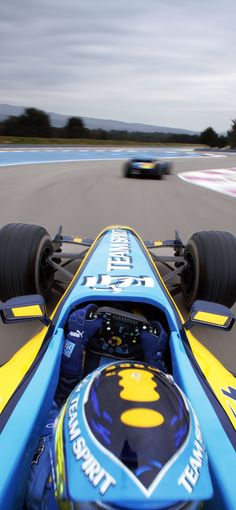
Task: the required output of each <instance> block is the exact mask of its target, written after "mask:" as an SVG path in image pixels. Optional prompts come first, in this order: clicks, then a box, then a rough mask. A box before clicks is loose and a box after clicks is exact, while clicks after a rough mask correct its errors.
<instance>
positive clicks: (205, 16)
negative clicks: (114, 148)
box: [0, 0, 236, 131]
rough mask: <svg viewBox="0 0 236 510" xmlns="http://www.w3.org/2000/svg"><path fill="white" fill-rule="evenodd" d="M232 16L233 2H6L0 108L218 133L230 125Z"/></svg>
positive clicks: (1, 24) (235, 78) (0, 10)
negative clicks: (16, 106) (25, 108)
mask: <svg viewBox="0 0 236 510" xmlns="http://www.w3.org/2000/svg"><path fill="white" fill-rule="evenodd" d="M235 15H236V4H235V2H234V0H225V2H224V4H223V3H222V1H220V0H208V2H205V0H198V2H196V1H195V0H135V1H134V0H131V1H130V2H127V0H119V2H116V1H114V0H87V1H86V2H84V0H68V1H67V2H66V3H65V2H61V1H60V0H57V1H55V0H50V2H48V0H34V1H33V2H32V1H31V0H21V2H20V4H19V2H17V0H9V2H8V3H5V4H4V5H2V6H1V7H0V30H1V46H0V59H1V78H0V87H1V98H0V101H1V102H2V103H4V102H6V103H12V104H19V105H26V106H28V105H34V106H36V107H40V108H42V109H45V110H50V111H56V112H58V113H65V114H73V115H74V114H76V115H82V116H90V117H102V118H113V119H117V120H124V121H135V122H144V123H150V124H159V125H160V124H162V125H171V126H173V127H182V128H188V129H194V130H195V129H199V130H201V129H204V128H205V126H206V121H207V125H209V124H210V125H212V126H213V127H214V128H215V129H217V130H220V131H222V130H226V129H228V128H229V125H230V121H231V118H234V117H235V116H236V99H235V85H236V74H235V72H234V68H233V62H234V60H235V56H234V52H235V46H236V33H235V27H234V20H235ZM189 112H191V116H190V115H189Z"/></svg>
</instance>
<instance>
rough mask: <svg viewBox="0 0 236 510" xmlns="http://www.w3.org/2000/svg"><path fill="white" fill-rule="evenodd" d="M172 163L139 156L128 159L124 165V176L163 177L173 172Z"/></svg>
mask: <svg viewBox="0 0 236 510" xmlns="http://www.w3.org/2000/svg"><path fill="white" fill-rule="evenodd" d="M172 168H173V167H172V163H170V162H168V161H158V160H157V159H154V158H150V157H139V158H135V159H131V160H130V161H127V162H126V163H125V165H124V169H123V173H124V177H150V178H153V179H162V178H163V177H164V176H165V175H170V174H171V172H172Z"/></svg>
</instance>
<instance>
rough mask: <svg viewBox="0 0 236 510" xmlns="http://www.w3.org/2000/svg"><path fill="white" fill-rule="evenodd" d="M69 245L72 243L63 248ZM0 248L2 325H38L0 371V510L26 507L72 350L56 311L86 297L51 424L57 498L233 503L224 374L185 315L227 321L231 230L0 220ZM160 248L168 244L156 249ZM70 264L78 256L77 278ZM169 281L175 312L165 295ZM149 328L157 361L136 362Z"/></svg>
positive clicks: (231, 435)
mask: <svg viewBox="0 0 236 510" xmlns="http://www.w3.org/2000/svg"><path fill="white" fill-rule="evenodd" d="M68 243H70V244H72V245H74V247H77V248H78V250H76V251H72V252H67V251H64V246H65V245H67V244H68ZM0 245H1V251H0V298H1V300H2V301H3V303H2V305H0V314H1V318H2V320H3V322H4V323H6V324H11V323H13V324H14V323H17V322H20V321H24V320H25V321H27V320H36V319H38V320H41V321H42V323H43V327H42V330H41V331H40V332H39V333H37V334H36V335H35V336H34V337H33V338H32V339H30V340H29V341H28V342H27V343H26V344H25V345H24V346H23V347H22V348H21V349H20V350H19V351H18V352H17V353H16V354H15V355H14V356H13V357H12V358H11V359H10V360H9V361H8V362H7V363H5V364H4V365H3V366H1V367H0V431H1V433H0V452H1V455H0V474H1V476H0V508H1V509H4V510H5V509H6V510H12V509H18V510H19V509H21V508H22V509H23V508H24V504H25V503H24V501H25V494H26V491H27V485H28V479H29V474H30V470H31V468H32V462H33V463H36V462H37V459H38V458H39V456H40V455H41V453H42V450H41V451H40V452H39V451H38V450H37V445H38V440H39V438H40V436H41V434H42V430H43V428H44V427H45V424H46V423H47V420H48V415H49V413H50V410H51V409H52V405H53V401H54V396H55V392H56V389H57V386H58V381H59V376H60V364H61V358H62V353H63V352H64V354H65V352H66V355H68V357H69V356H70V350H73V342H72V343H71V342H70V343H68V342H67V345H66V351H65V342H66V328H67V324H68V318H69V317H70V316H71V313H74V312H76V311H78V310H81V309H84V307H87V306H88V305H90V304H93V307H94V310H95V312H93V314H94V313H95V315H96V317H99V320H100V327H99V330H98V331H97V332H96V334H95V335H94V336H93V337H91V339H90V340H89V342H88V343H87V345H86V349H85V353H84V358H83V367H82V371H83V373H82V379H81V383H80V384H79V385H78V387H75V389H74V391H73V392H72V394H71V396H70V398H69V399H68V401H67V402H66V403H65V404H64V406H63V407H62V409H61V412H60V415H59V418H58V419H57V420H56V425H54V429H55V430H56V431H55V449H54V447H52V452H51V459H52V466H54V468H52V477H53V483H54V488H55V494H56V498H57V499H56V500H57V502H58V503H57V504H58V508H66V509H67V508H72V509H78V508H81V509H83V510H84V509H86V508H87V509H89V510H90V509H91V508H105V509H109V510H112V509H117V508H123V509H124V508H129V509H133V510H134V509H135V510H137V509H149V508H150V509H152V510H154V509H155V510H161V509H162V510H164V509H165V510H167V509H169V510H196V509H200V508H206V509H213V510H235V508H236V491H235V467H236V456H235V447H236V433H235V427H236V381H235V376H234V374H232V373H231V372H229V371H228V370H227V369H226V368H224V366H223V365H222V364H221V363H220V362H219V361H218V360H217V359H216V358H215V357H214V356H213V355H212V354H211V352H209V351H208V350H207V349H206V348H205V347H204V346H203V345H202V344H201V343H200V342H199V341H198V340H197V338H195V336H194V335H193V328H194V325H195V324H202V325H205V327H206V334H207V328H208V327H218V328H222V329H224V330H229V329H231V328H232V326H233V324H234V320H235V319H234V315H233V313H232V311H231V310H230V307H231V306H232V305H233V304H234V303H235V300H236V268H235V253H236V239H235V236H234V235H233V234H230V233H228V232H212V231H210V232H207V231H206V232H197V233H195V234H193V236H192V237H191V238H190V240H189V241H188V242H187V243H186V245H184V244H183V243H182V241H181V239H180V237H179V235H178V233H177V232H176V235H175V239H173V240H166V241H162V240H155V241H145V242H144V241H142V239H141V238H140V237H139V235H138V234H137V233H136V232H135V231H134V230H132V229H131V228H129V227H125V226H111V227H108V228H106V229H104V230H103V231H102V232H101V233H100V234H99V235H98V236H97V238H96V239H95V240H91V239H86V238H82V237H80V236H65V235H63V234H62V229H61V227H60V228H59V230H58V232H57V234H56V235H55V236H54V237H53V238H51V237H50V236H49V234H48V232H47V231H46V230H45V229H44V228H43V227H39V226H37V225H28V224H18V223H17V224H8V225H6V226H5V227H3V228H2V229H1V230H0ZM81 246H82V247H84V249H83V250H82V251H81V248H80V247H81ZM162 247H164V248H169V249H170V250H171V252H172V254H171V255H161V254H160V252H161V249H162ZM155 249H157V250H158V252H159V253H158V255H156V254H154V251H155ZM155 253H156V252H155ZM69 261H73V265H74V264H75V263H77V264H78V268H77V270H76V272H75V274H73V273H72V272H71V270H70V269H69V268H70V266H68V262H69ZM161 264H164V265H167V266H168V269H169V272H168V273H167V274H166V273H165V275H164V276H162V275H161V273H160V265H161ZM58 274H61V275H62V278H61V279H60V281H59V280H58V276H57V275H58ZM56 276H57V279H56ZM68 279H69V280H70V283H68ZM53 287H54V288H56V289H57V290H59V289H60V290H61V292H62V296H61V298H60V300H59V302H58V304H57V306H56V308H55V310H54V311H53V313H52V314H51V315H50V316H48V315H47V312H46V307H45V301H44V298H46V297H47V295H48V294H49V292H50V290H51V289H52V288H53ZM179 291H182V293H183V298H184V302H185V304H186V306H187V307H188V308H189V309H190V311H189V317H188V320H187V321H184V319H183V317H182V315H181V313H180V311H179V310H178V308H177V305H176V303H175V301H174V298H173V296H174V295H175V294H176V293H177V292H179ZM95 315H91V316H90V317H88V321H90V320H94V318H95ZM163 332H164V333H163ZM74 334H75V335H76V336H77V337H78V338H79V337H80V336H81V337H82V333H81V332H80V330H79V329H78V330H76V332H75V333H74ZM147 334H149V335H151V337H150V336H149V337H147V336H146V338H152V344H153V345H154V346H155V342H156V346H157V347H156V351H157V353H156V354H157V356H156V358H155V359H158V356H159V368H158V367H157V366H156V365H155V364H154V365H152V363H150V362H149V363H147V362H146V359H145V356H144V352H143V348H142V341H141V340H142V339H143V338H144V336H145V335H147ZM163 335H164V337H163ZM161 337H162V338H165V342H164V343H163V342H162V348H160V345H161V341H160V339H161ZM163 345H164V348H163ZM147 348H148V347H147ZM41 446H42V448H43V445H41ZM35 450H36V452H37V455H36V456H35ZM32 459H33V460H32ZM56 500H55V501H56Z"/></svg>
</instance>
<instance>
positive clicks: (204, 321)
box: [184, 300, 235, 331]
mask: <svg viewBox="0 0 236 510" xmlns="http://www.w3.org/2000/svg"><path fill="white" fill-rule="evenodd" d="M234 323H235V317H234V314H233V312H231V310H230V309H229V308H227V306H224V305H219V303H212V302H210V301H200V300H198V301H194V303H193V305H192V308H191V310H190V314H189V317H188V320H187V322H185V324H184V327H185V329H190V328H191V327H192V326H194V325H195V324H201V325H203V326H210V327H216V328H221V329H224V330H228V331H229V330H230V329H231V328H232V327H233V325H234Z"/></svg>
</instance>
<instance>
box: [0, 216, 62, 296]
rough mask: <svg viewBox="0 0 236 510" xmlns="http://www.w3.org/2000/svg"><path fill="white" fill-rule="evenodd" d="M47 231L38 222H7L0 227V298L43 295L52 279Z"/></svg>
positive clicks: (50, 248) (51, 246)
mask: <svg viewBox="0 0 236 510" xmlns="http://www.w3.org/2000/svg"><path fill="white" fill-rule="evenodd" d="M52 253H53V245H52V241H51V238H50V236H49V234H48V232H47V231H46V230H45V229H44V228H43V227H40V226H38V225H28V224H24V223H9V224H8V225H5V226H4V227H3V228H1V230H0V299H1V300H2V301H6V300H7V299H9V298H11V297H14V296H19V295H26V294H41V295H42V296H44V297H46V295H47V294H48V292H49V290H50V288H51V286H52V283H53V279H54V270H53V268H52V267H51V266H50V265H49V264H48V263H47V258H48V256H49V255H51V254H52Z"/></svg>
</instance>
